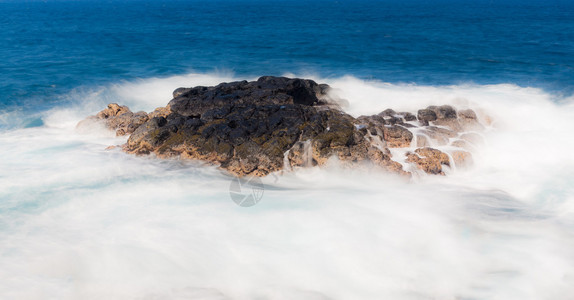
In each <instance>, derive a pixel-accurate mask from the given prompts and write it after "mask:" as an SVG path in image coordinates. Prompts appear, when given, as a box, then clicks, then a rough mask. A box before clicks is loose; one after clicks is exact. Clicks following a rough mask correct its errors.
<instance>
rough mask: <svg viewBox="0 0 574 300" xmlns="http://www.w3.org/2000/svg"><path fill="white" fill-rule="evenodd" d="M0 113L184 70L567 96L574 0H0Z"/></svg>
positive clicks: (572, 78)
mask: <svg viewBox="0 0 574 300" xmlns="http://www.w3.org/2000/svg"><path fill="white" fill-rule="evenodd" d="M0 28H1V30H0V57H1V58H2V59H1V60H0V105H1V106H0V108H4V109H5V108H7V107H11V106H19V107H25V108H26V109H37V108H39V107H40V108H46V107H50V106H52V105H57V103H58V97H59V96H60V95H62V94H66V93H68V92H69V91H70V90H72V89H74V88H78V87H81V86H97V85H105V84H109V83H114V82H118V81H122V80H133V79H136V78H148V77H158V76H159V77H162V76H171V75H177V74H185V73H188V72H192V71H193V72H213V71H219V72H232V73H233V74H236V75H238V76H258V75H264V74H270V75H281V74H284V73H285V72H291V73H295V74H306V73H310V74H316V75H320V76H322V77H337V76H342V75H352V76H355V77H358V78H365V79H378V80H381V81H384V82H392V83H396V82H406V83H416V84H424V85H449V84H460V83H468V82H473V83H478V84H493V83H512V84H517V85H520V86H532V87H540V88H543V89H545V90H547V91H550V92H553V93H557V94H560V95H571V94H572V92H573V91H574V55H572V54H573V53H574V3H572V2H571V1H445V0H441V1H413V0H409V1H389V0H387V1H365V0H359V1H346V0H340V1H334V0H319V1H302V0H293V1H287V0H276V1H259V0H242V1H240V0H215V1H200V0H192V1H161V0H154V1H145V0H141V1H140V0H127V1H119V0H108V1H91V0H85V1H65V0H53V1H50V0H48V1H0Z"/></svg>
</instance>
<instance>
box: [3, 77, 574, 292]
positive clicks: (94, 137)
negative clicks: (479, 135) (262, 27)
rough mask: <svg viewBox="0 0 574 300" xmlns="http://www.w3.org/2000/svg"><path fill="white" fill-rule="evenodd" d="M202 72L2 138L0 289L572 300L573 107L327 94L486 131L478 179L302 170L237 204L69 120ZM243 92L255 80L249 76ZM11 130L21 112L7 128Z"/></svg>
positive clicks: (460, 92) (162, 90)
mask: <svg viewBox="0 0 574 300" xmlns="http://www.w3.org/2000/svg"><path fill="white" fill-rule="evenodd" d="M236 79H237V78H234V77H233V76H227V75H226V76H223V77H220V76H218V75H208V74H190V75H186V76H179V77H174V78H163V79H147V80H141V81H138V82H129V83H124V84H118V85H113V86H109V87H100V88H93V89H85V90H84V91H82V92H76V93H73V94H70V95H68V97H71V98H72V99H71V100H72V101H70V102H74V103H77V105H74V106H70V107H59V108H54V109H52V110H50V111H46V112H43V113H41V117H42V120H43V123H44V125H43V126H39V127H32V128H18V129H11V130H6V131H4V132H2V133H1V134H0V156H1V157H2V158H3V160H2V168H1V169H0V178H1V181H0V199H2V201H0V210H1V212H2V213H1V214H0V244H1V245H2V247H0V282H2V285H1V286H0V293H1V294H2V295H6V297H7V298H9V299H10V298H13V299H26V298H28V299H36V298H58V299H77V298H82V299H83V298H87V299H101V298H108V299H125V298H136V299H139V298H143V299H172V298H194V299H195V298H201V299H253V298H263V299H293V298H296V299H349V298H351V299H381V298H391V299H428V298H436V299H567V298H568V296H569V295H572V294H574V288H573V286H574V285H573V283H574V274H573V273H574V272H573V268H574V255H573V254H572V253H574V251H572V250H573V249H574V236H573V235H572V228H573V226H574V223H573V222H572V221H571V220H572V217H573V216H574V197H573V196H572V195H574V188H573V186H574V184H572V182H573V181H574V172H572V171H571V170H572V167H573V166H574V159H573V158H572V157H571V156H570V155H569V152H570V149H571V148H572V146H574V145H573V143H574V142H573V141H571V140H569V139H568V138H567V137H568V136H569V134H570V133H571V132H572V130H573V129H574V118H573V117H574V108H573V105H572V101H571V99H561V101H557V99H554V97H553V96H552V95H550V94H548V93H545V92H544V91H542V90H539V89H533V88H522V87H518V86H514V85H491V86H477V85H467V86H417V85H396V84H389V83H384V82H377V81H364V80H359V79H357V78H353V77H344V78H331V79H329V78H327V79H322V78H318V77H315V78H313V79H314V80H316V81H317V82H326V83H328V84H330V85H331V86H332V87H333V88H334V89H335V92H336V96H338V97H340V98H341V99H345V100H346V101H347V102H348V106H346V107H345V110H346V111H347V112H349V113H350V114H352V115H354V116H358V115H361V114H373V113H378V112H380V111H382V110H384V109H386V108H392V109H395V110H397V111H409V110H413V109H418V108H421V107H425V106H427V105H442V104H451V105H454V106H456V107H465V108H466V107H467V108H472V109H474V110H476V111H477V112H479V117H481V118H482V120H483V121H484V123H488V124H489V127H488V130H486V131H485V132H484V139H485V144H484V145H482V146H480V147H479V149H477V151H476V152H475V153H474V160H475V163H474V166H473V167H472V168H470V169H467V170H452V171H451V172H449V174H448V176H446V177H432V176H421V177H420V178H418V179H417V180H416V182H410V183H405V182H404V181H401V180H399V179H397V178H395V177H394V176H390V175H388V174H382V173H379V172H376V171H373V170H370V171H369V170H366V169H358V170H349V169H342V168H340V167H338V166H337V164H336V163H333V164H331V165H329V166H327V167H326V168H309V169H299V170H295V171H292V172H283V174H273V175H270V176H267V177H265V178H263V179H262V182H263V184H264V188H265V192H264V194H263V197H262V199H261V201H260V202H259V203H257V205H255V206H252V207H249V208H244V207H240V206H237V205H235V203H234V202H233V201H232V199H231V197H230V192H229V187H230V185H231V182H232V180H233V177H230V176H228V175H225V174H223V173H222V172H221V171H219V170H217V168H216V167H214V166H208V165H205V164H201V163H198V162H187V161H179V160H158V159H154V158H153V157H132V156H129V155H127V154H124V153H122V152H121V151H120V150H119V149H114V150H111V151H106V150H104V149H105V148H106V147H107V146H108V145H110V144H121V143H123V142H125V139H123V138H116V137H114V135H113V133H112V134H110V133H109V132H107V131H105V130H95V131H94V132H90V133H79V132H77V131H76V130H75V124H76V123H77V122H78V121H80V120H81V119H82V118H84V117H85V116H87V115H89V114H93V113H94V112H96V111H97V110H99V109H101V107H103V106H104V105H105V104H107V103H108V102H118V103H122V104H126V105H129V106H130V107H132V109H133V110H134V111H137V110H146V111H150V110H153V109H154V108H155V107H157V106H163V105H165V104H166V102H167V101H168V100H169V98H170V95H171V91H172V90H174V89H175V88H177V87H179V86H195V85H213V84H217V83H219V82H222V81H231V80H236ZM240 79H243V78H240ZM7 119H9V117H8V118H7ZM488 120H490V122H488Z"/></svg>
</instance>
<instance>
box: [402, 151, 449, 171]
mask: <svg viewBox="0 0 574 300" xmlns="http://www.w3.org/2000/svg"><path fill="white" fill-rule="evenodd" d="M406 156H407V162H411V163H414V164H415V165H416V166H417V167H418V168H419V169H421V170H423V171H425V172H426V173H429V174H435V175H444V172H443V170H442V166H443V165H445V166H450V160H449V157H448V155H447V154H445V153H443V152H441V151H440V150H437V149H434V148H429V147H425V148H418V149H417V150H415V153H412V152H408V153H407V154H406Z"/></svg>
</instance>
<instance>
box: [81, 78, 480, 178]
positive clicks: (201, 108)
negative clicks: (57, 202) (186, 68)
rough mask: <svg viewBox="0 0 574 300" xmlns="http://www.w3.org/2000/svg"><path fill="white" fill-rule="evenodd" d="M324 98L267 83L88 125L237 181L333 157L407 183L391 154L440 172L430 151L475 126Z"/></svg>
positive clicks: (310, 84)
mask: <svg viewBox="0 0 574 300" xmlns="http://www.w3.org/2000/svg"><path fill="white" fill-rule="evenodd" d="M328 90H329V86H328V85H326V84H317V83H316V82H314V81H312V80H305V79H298V78H295V79H292V78H285V77H271V76H265V77H261V78H259V79H258V80H257V81H251V82H248V81H237V82H230V83H222V84H219V85H217V86H212V87H203V86H198V87H193V88H178V89H176V90H175V91H174V92H173V96H174V98H173V99H172V100H171V101H170V102H169V103H168V105H167V106H166V107H161V108H157V109H156V110H155V111H153V112H151V113H149V114H146V113H144V112H138V113H132V112H131V111H130V110H129V109H128V108H127V107H125V106H120V105H117V104H115V103H112V104H110V105H108V107H107V108H106V109H104V110H103V111H101V112H100V113H98V114H97V115H96V116H93V117H89V118H88V119H87V120H99V121H102V122H104V123H105V124H106V126H107V127H108V128H110V129H112V130H116V133H117V134H118V135H123V134H131V135H130V137H129V139H128V141H127V143H126V144H125V145H124V146H123V150H124V151H125V152H128V153H133V154H138V155H144V154H150V153H153V154H155V155H156V156H157V157H160V158H167V157H176V156H177V157H181V158H184V159H199V160H204V161H208V162H212V163H216V164H218V165H219V166H220V167H221V168H223V169H225V170H227V171H229V172H230V173H233V174H236V175H239V176H244V175H255V176H265V175H267V174H269V173H271V172H275V171H279V170H282V169H291V168H297V167H309V166H317V165H319V166H320V165H324V164H325V163H326V162H327V161H328V160H329V159H330V158H331V157H336V158H338V159H339V161H340V162H341V163H343V164H344V165H353V164H356V163H358V162H367V161H368V162H371V163H373V164H375V165H377V166H379V167H381V168H383V169H385V170H388V171H390V172H394V173H398V174H402V175H407V174H408V172H406V171H404V170H403V166H402V165H401V164H400V163H398V162H397V161H394V160H393V157H392V156H391V151H389V148H405V149H412V148H411V147H414V148H417V147H422V148H418V149H416V150H414V153H413V152H410V151H409V152H406V154H405V155H406V156H407V157H406V161H407V162H408V163H413V164H415V165H416V166H417V167H419V168H420V169H422V170H424V171H425V172H427V173H430V174H444V172H443V170H442V167H441V166H442V165H449V163H450V162H449V158H448V155H446V154H445V153H443V152H441V151H440V150H437V149H434V148H430V147H428V146H431V145H433V144H437V143H438V144H441V145H442V144H444V145H446V144H448V141H449V139H451V138H455V137H459V131H460V130H461V129H462V127H466V126H467V124H474V122H475V120H477V118H476V114H474V112H473V111H471V110H465V111H460V112H459V113H458V114H457V112H456V110H455V109H454V108H453V107H450V106H431V107H428V108H426V109H422V110H419V111H418V113H417V116H415V115H414V114H412V113H410V112H400V113H397V112H395V111H393V110H391V109H388V110H385V111H383V112H381V113H380V114H377V115H372V116H361V117H359V118H354V117H352V116H351V115H349V114H346V113H345V112H343V111H342V110H341V109H340V108H339V107H338V106H337V105H336V104H335V103H333V101H331V100H330V98H329V97H328ZM461 118H464V122H462V123H461V122H459V119H461ZM415 121H418V123H417V122H415ZM83 122H85V121H83ZM431 123H432V124H434V125H438V126H439V127H437V126H431ZM476 123H478V122H477V121H476ZM81 124H82V122H80V124H78V126H81ZM461 124H464V126H463V125H461ZM417 125H420V127H419V126H417ZM469 126H470V125H469ZM447 128H448V129H447ZM413 130H415V131H413ZM413 132H416V135H417V142H416V143H413V140H414V134H413ZM464 153H468V152H464ZM445 157H446V159H445ZM457 157H461V159H463V158H464V157H466V156H465V155H463V154H460V155H458V156H457Z"/></svg>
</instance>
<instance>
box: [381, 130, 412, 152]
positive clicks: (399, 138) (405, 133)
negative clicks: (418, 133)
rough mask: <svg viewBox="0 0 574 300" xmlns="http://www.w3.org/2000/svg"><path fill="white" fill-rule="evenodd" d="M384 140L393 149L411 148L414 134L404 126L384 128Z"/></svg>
mask: <svg viewBox="0 0 574 300" xmlns="http://www.w3.org/2000/svg"><path fill="white" fill-rule="evenodd" d="M383 138H384V140H385V141H386V142H387V146H388V147H391V148H407V147H410V146H411V141H412V140H413V134H412V133H411V132H410V131H409V130H408V129H406V128H405V127H403V126H399V125H393V126H383Z"/></svg>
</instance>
